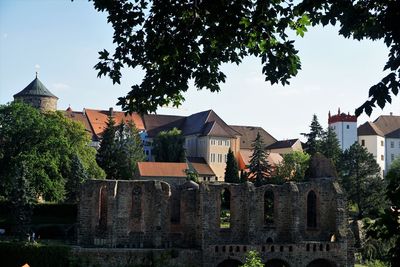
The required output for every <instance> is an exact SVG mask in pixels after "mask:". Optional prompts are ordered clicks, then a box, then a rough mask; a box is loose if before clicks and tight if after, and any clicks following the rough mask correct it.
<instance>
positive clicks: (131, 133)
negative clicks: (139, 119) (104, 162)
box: [115, 121, 146, 180]
mask: <svg viewBox="0 0 400 267" xmlns="http://www.w3.org/2000/svg"><path fill="white" fill-rule="evenodd" d="M116 136H117V140H116V145H117V148H116V149H117V151H115V153H116V154H117V165H118V168H117V177H116V179H121V180H130V179H133V178H134V174H135V172H136V170H137V163H138V162H140V161H144V160H145V159H146V156H145V155H144V151H143V145H142V140H141V139H140V136H139V132H138V130H137V128H136V126H135V124H134V123H133V122H132V121H128V123H124V122H121V124H120V125H119V127H118V131H117V134H116Z"/></svg>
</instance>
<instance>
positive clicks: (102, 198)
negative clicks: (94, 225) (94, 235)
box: [99, 186, 107, 231]
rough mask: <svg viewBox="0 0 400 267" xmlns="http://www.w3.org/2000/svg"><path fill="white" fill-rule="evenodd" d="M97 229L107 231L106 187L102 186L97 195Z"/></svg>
mask: <svg viewBox="0 0 400 267" xmlns="http://www.w3.org/2000/svg"><path fill="white" fill-rule="evenodd" d="M99 229H100V230H102V231H105V230H106V229H107V187H105V186H102V187H101V188H100V193H99Z"/></svg>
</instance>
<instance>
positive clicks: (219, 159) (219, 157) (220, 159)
mask: <svg viewBox="0 0 400 267" xmlns="http://www.w3.org/2000/svg"><path fill="white" fill-rule="evenodd" d="M218 162H222V154H218Z"/></svg>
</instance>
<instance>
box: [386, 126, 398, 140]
mask: <svg viewBox="0 0 400 267" xmlns="http://www.w3.org/2000/svg"><path fill="white" fill-rule="evenodd" d="M386 137H387V138H400V128H399V129H397V130H394V131H393V132H391V133H388V134H387V135H386Z"/></svg>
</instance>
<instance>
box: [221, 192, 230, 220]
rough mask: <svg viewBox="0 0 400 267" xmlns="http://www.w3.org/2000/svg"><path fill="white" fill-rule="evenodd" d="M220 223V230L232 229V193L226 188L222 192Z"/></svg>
mask: <svg viewBox="0 0 400 267" xmlns="http://www.w3.org/2000/svg"><path fill="white" fill-rule="evenodd" d="M219 222H220V224H219V227H220V228H230V227H231V192H230V191H229V189H227V188H224V189H223V190H222V192H221V206H220V217H219Z"/></svg>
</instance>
